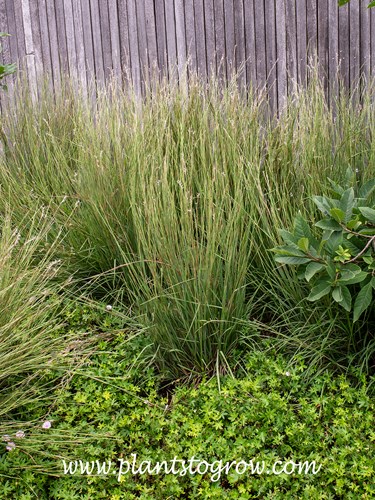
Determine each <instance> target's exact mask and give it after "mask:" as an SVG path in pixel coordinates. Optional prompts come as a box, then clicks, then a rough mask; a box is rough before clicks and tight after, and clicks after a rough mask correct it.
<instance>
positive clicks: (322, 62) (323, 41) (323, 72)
mask: <svg viewBox="0 0 375 500" xmlns="http://www.w3.org/2000/svg"><path fill="white" fill-rule="evenodd" d="M328 48H329V43H328V3H327V2H318V59H319V77H320V79H321V80H322V81H323V85H324V88H325V90H326V91H327V90H328V80H327V76H328V62H329V59H328Z"/></svg>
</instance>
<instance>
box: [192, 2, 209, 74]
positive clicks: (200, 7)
mask: <svg viewBox="0 0 375 500" xmlns="http://www.w3.org/2000/svg"><path fill="white" fill-rule="evenodd" d="M194 12H195V43H196V47H197V67H198V74H199V75H200V76H201V77H202V78H203V79H206V78H207V59H206V30H205V25H204V3H203V1H202V0H194Z"/></svg>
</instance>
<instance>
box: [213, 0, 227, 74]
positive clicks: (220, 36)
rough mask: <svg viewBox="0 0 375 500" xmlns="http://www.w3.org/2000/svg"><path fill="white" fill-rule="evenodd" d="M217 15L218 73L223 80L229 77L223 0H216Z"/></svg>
mask: <svg viewBox="0 0 375 500" xmlns="http://www.w3.org/2000/svg"><path fill="white" fill-rule="evenodd" d="M214 7H215V11H214V16H215V52H216V74H217V76H218V78H219V80H221V81H225V80H226V78H227V74H226V64H225V57H226V53H225V24H224V4H223V0H215V2H214Z"/></svg>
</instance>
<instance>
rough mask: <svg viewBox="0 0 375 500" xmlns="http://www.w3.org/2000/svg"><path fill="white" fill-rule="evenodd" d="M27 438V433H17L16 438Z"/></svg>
mask: <svg viewBox="0 0 375 500" xmlns="http://www.w3.org/2000/svg"><path fill="white" fill-rule="evenodd" d="M24 437H25V433H24V432H23V431H17V432H16V438H18V439H22V438H24Z"/></svg>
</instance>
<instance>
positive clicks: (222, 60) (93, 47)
mask: <svg viewBox="0 0 375 500" xmlns="http://www.w3.org/2000/svg"><path fill="white" fill-rule="evenodd" d="M367 3H368V2H367V1H366V0H351V2H350V4H349V5H346V6H345V7H342V8H338V6H337V0H0V31H5V32H8V33H10V34H11V35H12V36H11V37H9V38H6V39H3V53H2V55H1V57H2V59H3V61H5V62H14V61H17V62H18V64H19V67H20V69H22V71H23V72H26V75H27V77H28V79H29V82H30V84H31V85H34V84H35V82H37V81H38V78H39V77H40V76H42V75H43V74H46V73H48V74H50V75H51V77H52V81H54V85H55V86H56V87H57V86H58V82H59V79H60V77H61V76H64V75H69V76H70V77H71V78H72V79H76V80H78V81H79V82H80V83H81V84H82V85H83V86H86V85H88V82H89V81H90V80H91V78H93V77H94V78H95V80H96V82H97V84H98V85H100V84H105V82H106V81H108V80H109V78H110V77H111V75H113V76H114V77H115V78H118V79H121V80H122V82H123V83H124V84H125V85H126V83H127V81H128V78H131V80H132V82H133V84H134V86H135V89H136V90H137V92H139V93H141V92H142V90H143V88H144V86H145V82H147V81H148V80H149V79H150V78H152V77H154V76H155V74H157V75H158V77H168V78H178V77H180V78H181V76H182V74H183V71H184V68H185V67H186V64H187V65H188V74H191V72H192V71H195V72H197V73H198V74H199V75H200V76H201V77H202V78H207V76H208V75H209V74H211V73H212V72H214V73H215V74H216V75H217V76H219V77H220V78H223V79H227V78H228V77H230V75H231V74H232V71H238V75H239V81H240V83H242V84H244V85H250V84H252V85H253V86H256V87H263V86H264V85H265V84H266V82H267V88H268V91H269V95H270V98H271V100H272V102H273V103H274V104H275V105H276V106H281V105H282V103H283V101H284V100H285V97H286V95H287V94H288V92H290V91H291V90H292V89H293V87H294V85H295V82H298V83H301V82H304V81H305V80H306V68H307V62H308V60H309V57H310V56H313V55H314V54H317V56H318V58H319V61H320V67H321V76H322V78H326V77H327V82H328V81H329V80H333V78H334V76H335V75H336V74H337V71H338V70H339V72H340V74H341V76H342V78H343V80H344V82H345V83H346V84H347V85H350V84H351V83H352V82H355V81H357V79H358V77H359V76H360V75H362V74H363V75H365V76H366V77H369V76H373V75H374V74H375V9H372V10H371V9H367ZM10 80H11V81H10V84H11V86H12V78H10Z"/></svg>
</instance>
